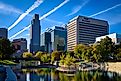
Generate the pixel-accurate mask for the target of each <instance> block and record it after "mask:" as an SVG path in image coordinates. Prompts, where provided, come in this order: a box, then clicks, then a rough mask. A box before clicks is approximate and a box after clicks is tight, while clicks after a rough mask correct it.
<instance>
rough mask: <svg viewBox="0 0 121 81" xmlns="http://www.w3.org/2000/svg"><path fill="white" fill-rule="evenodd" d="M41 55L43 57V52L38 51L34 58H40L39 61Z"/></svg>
mask: <svg viewBox="0 0 121 81" xmlns="http://www.w3.org/2000/svg"><path fill="white" fill-rule="evenodd" d="M42 55H43V52H41V51H38V52H37V53H36V55H35V56H34V57H35V58H40V59H41V57H42Z"/></svg>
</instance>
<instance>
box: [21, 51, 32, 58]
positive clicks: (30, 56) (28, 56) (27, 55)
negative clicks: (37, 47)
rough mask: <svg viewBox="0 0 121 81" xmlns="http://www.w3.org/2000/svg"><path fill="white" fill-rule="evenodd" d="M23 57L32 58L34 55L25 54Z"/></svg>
mask: <svg viewBox="0 0 121 81" xmlns="http://www.w3.org/2000/svg"><path fill="white" fill-rule="evenodd" d="M22 57H23V58H32V57H33V55H32V53H29V52H24V53H23V56H22Z"/></svg>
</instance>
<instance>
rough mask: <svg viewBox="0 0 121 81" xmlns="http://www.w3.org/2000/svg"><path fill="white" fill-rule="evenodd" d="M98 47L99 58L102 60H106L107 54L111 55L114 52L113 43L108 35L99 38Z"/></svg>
mask: <svg viewBox="0 0 121 81" xmlns="http://www.w3.org/2000/svg"><path fill="white" fill-rule="evenodd" d="M99 48H100V54H101V59H102V60H103V61H106V60H108V58H109V56H112V54H113V53H114V43H113V42H112V39H111V38H109V37H108V36H106V38H104V39H101V41H100V42H99Z"/></svg>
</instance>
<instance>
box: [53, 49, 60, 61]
mask: <svg viewBox="0 0 121 81" xmlns="http://www.w3.org/2000/svg"><path fill="white" fill-rule="evenodd" d="M60 55H61V53H60V52H58V51H54V52H52V54H51V61H52V62H54V61H55V60H60Z"/></svg>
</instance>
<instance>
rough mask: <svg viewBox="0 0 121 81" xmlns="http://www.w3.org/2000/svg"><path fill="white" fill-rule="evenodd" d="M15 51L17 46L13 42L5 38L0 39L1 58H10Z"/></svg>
mask: <svg viewBox="0 0 121 81" xmlns="http://www.w3.org/2000/svg"><path fill="white" fill-rule="evenodd" d="M14 52H15V48H14V46H13V45H12V43H11V42H10V41H9V40H8V39H5V38H1V39H0V58H10V56H11V55H12V54H13V53H14Z"/></svg>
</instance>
